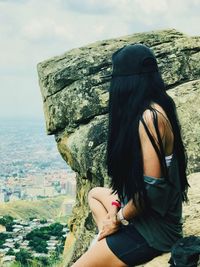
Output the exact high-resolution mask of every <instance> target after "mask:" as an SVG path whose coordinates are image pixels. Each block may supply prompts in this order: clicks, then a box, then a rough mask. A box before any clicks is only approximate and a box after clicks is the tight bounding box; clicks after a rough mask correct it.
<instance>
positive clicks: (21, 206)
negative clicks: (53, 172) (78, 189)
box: [0, 196, 71, 222]
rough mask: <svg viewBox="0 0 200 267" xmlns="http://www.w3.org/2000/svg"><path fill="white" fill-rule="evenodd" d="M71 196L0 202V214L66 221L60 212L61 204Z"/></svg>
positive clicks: (25, 218)
mask: <svg viewBox="0 0 200 267" xmlns="http://www.w3.org/2000/svg"><path fill="white" fill-rule="evenodd" d="M68 199H69V200H70V199H71V198H70V197H69V196H58V197H52V198H46V199H40V200H34V201H24V200H16V201H13V202H7V203H0V216H4V215H10V216H12V217H13V218H16V219H23V220H28V219H29V218H30V217H35V218H39V219H54V220H56V221H59V222H66V220H67V217H68V216H67V215H65V214H62V212H61V210H62V204H63V202H66V201H67V200H68Z"/></svg>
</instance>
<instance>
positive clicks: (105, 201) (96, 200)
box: [88, 187, 118, 230]
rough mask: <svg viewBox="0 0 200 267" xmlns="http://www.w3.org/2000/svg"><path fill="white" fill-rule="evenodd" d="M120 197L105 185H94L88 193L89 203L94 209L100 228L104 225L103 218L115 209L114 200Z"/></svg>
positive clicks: (94, 216) (95, 218) (93, 213)
mask: <svg viewBox="0 0 200 267" xmlns="http://www.w3.org/2000/svg"><path fill="white" fill-rule="evenodd" d="M116 199H118V196H117V195H116V194H112V190H111V189H109V188H105V187H94V188H93V189H91V190H90V192H89V194H88V203H89V206H90V209H91V211H92V215H93V218H94V220H95V222H96V224H97V227H98V229H99V230H101V227H102V220H103V219H104V218H105V216H106V215H107V213H108V212H109V211H111V210H112V209H113V207H112V205H111V203H112V201H114V200H116Z"/></svg>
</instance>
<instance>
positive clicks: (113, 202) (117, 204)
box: [112, 201, 121, 209]
mask: <svg viewBox="0 0 200 267" xmlns="http://www.w3.org/2000/svg"><path fill="white" fill-rule="evenodd" d="M112 206H116V207H117V208H119V209H120V208H121V203H120V202H118V201H112Z"/></svg>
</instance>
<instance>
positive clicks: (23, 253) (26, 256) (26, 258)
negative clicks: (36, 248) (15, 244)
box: [15, 248, 32, 266]
mask: <svg viewBox="0 0 200 267" xmlns="http://www.w3.org/2000/svg"><path fill="white" fill-rule="evenodd" d="M15 257H16V258H15V259H16V261H18V262H20V263H21V264H22V266H28V263H29V262H30V260H31V259H32V255H31V253H30V252H28V250H26V249H23V248H21V249H20V251H19V252H17V253H16V254H15Z"/></svg>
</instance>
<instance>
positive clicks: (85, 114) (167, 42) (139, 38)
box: [38, 30, 200, 266]
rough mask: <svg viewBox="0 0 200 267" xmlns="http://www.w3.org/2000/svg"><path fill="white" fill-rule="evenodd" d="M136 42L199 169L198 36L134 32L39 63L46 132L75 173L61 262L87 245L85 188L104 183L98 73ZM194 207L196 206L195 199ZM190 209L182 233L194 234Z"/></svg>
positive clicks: (103, 101) (103, 97)
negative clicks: (145, 48)
mask: <svg viewBox="0 0 200 267" xmlns="http://www.w3.org/2000/svg"><path fill="white" fill-rule="evenodd" d="M137 42H143V43H145V44H147V45H149V46H150V47H151V48H152V49H153V50H154V52H155V55H156V57H157V59H158V64H159V68H160V71H161V73H162V76H163V79H164V81H165V83H166V86H167V89H169V90H168V93H169V94H170V95H171V96H172V97H173V99H174V100H175V103H176V106H177V110H178V115H179V117H180V121H181V124H182V130H183V138H184V142H185V144H186V147H187V151H188V159H189V166H188V174H190V173H195V172H199V171H200V161H199V159H200V156H199V153H198V151H199V149H200V120H199V115H200V109H199V106H200V37H188V36H186V35H184V34H182V33H180V32H177V31H176V30H164V31H154V32H147V33H140V34H134V35H129V36H124V37H121V38H117V39H111V40H105V41H101V42H96V43H94V44H91V45H88V46H85V47H82V48H77V49H73V50H71V51H68V52H66V53H65V54H63V55H61V56H57V57H54V58H52V59H49V60H46V61H44V62H41V63H39V64H38V75H39V84H40V88H41V93H42V97H43V102H44V114H45V119H46V129H47V133H48V134H54V135H55V139H56V141H57V145H58V149H59V151H60V153H61V155H62V157H63V158H64V159H65V160H66V162H67V163H68V164H69V165H70V166H71V168H72V169H73V170H74V171H76V173H77V196H76V205H75V207H74V209H73V214H72V217H71V223H70V228H71V233H70V235H69V237H68V238H67V241H66V246H65V251H67V256H68V260H67V263H66V266H71V263H72V262H73V260H75V259H76V258H77V257H79V256H80V255H81V254H82V253H83V252H84V251H85V250H86V249H87V247H88V245H89V243H90V240H91V238H92V236H93V234H94V230H95V229H94V225H93V223H92V218H91V213H90V212H89V210H88V206H87V193H88V191H89V190H90V188H91V187H93V186H97V185H108V177H107V174H106V168H105V149H106V139H107V128H108V91H107V89H108V87H109V81H105V80H103V79H102V78H101V76H102V75H104V74H107V73H108V72H109V71H110V70H111V55H112V53H113V52H114V51H115V50H116V49H118V48H119V47H122V46H123V45H125V44H128V43H137ZM195 177H196V178H194V179H198V177H199V176H195ZM196 205H197V206H198V210H199V205H200V203H196ZM192 212H193V213H192V214H189V215H188V218H187V221H188V223H187V225H188V227H189V225H191V227H190V230H189V231H188V232H187V234H190V233H191V232H193V231H195V229H196V232H197V233H198V234H199V227H198V224H197V218H196V217H195V218H194V216H195V214H196V211H195V210H193V211H192ZM190 231H191V232H190ZM165 257H166V256H165ZM145 266H147V265H145ZM148 266H150V265H148ZM151 266H157V265H151ZM160 266H165V265H160ZM166 266H167V265H166Z"/></svg>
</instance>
